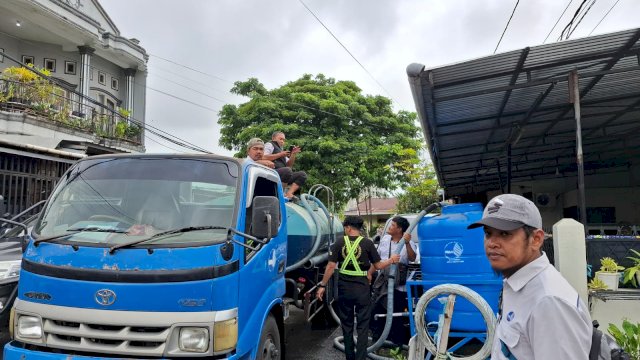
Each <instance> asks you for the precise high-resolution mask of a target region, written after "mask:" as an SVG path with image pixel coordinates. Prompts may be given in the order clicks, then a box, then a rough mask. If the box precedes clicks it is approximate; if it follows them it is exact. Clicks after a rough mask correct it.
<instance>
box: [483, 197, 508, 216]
mask: <svg viewBox="0 0 640 360" xmlns="http://www.w3.org/2000/svg"><path fill="white" fill-rule="evenodd" d="M502 205H504V202H502V200H500V199H495V200H493V201H492V202H491V204H489V206H488V207H487V212H488V213H489V214H493V213H497V212H498V210H500V207H501V206H502Z"/></svg>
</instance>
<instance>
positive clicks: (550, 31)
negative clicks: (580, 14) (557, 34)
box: [542, 0, 573, 44]
mask: <svg viewBox="0 0 640 360" xmlns="http://www.w3.org/2000/svg"><path fill="white" fill-rule="evenodd" d="M572 2H573V0H570V1H569V3H568V4H567V6H566V7H565V8H564V10H563V11H562V14H560V17H558V20H556V23H555V24H553V27H552V28H551V30H549V33H548V34H547V37H546V38H544V41H543V42H542V43H543V44H544V43H546V42H547V39H548V38H549V36H551V33H552V32H553V30H554V29H555V28H556V26H558V23H559V22H560V20H561V19H562V17H563V16H564V13H565V12H567V9H568V8H569V6H571V3H572Z"/></svg>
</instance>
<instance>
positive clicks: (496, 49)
mask: <svg viewBox="0 0 640 360" xmlns="http://www.w3.org/2000/svg"><path fill="white" fill-rule="evenodd" d="M519 3H520V0H518V1H516V6H514V7H513V11H512V12H511V16H509V21H507V25H506V26H505V27H504V30H503V31H502V35H500V40H498V44H497V45H496V48H495V49H494V50H493V53H494V54H495V53H496V51H498V46H500V43H501V42H502V38H503V37H504V34H505V33H506V32H507V28H508V27H509V24H510V23H511V19H513V14H515V13H516V9H517V8H518V4H519Z"/></svg>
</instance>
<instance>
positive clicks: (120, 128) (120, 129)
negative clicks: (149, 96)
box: [115, 121, 129, 138]
mask: <svg viewBox="0 0 640 360" xmlns="http://www.w3.org/2000/svg"><path fill="white" fill-rule="evenodd" d="M128 127H129V126H128V125H127V123H126V122H124V121H120V122H119V123H117V124H116V130H115V135H116V137H117V138H124V137H125V136H126V134H127V128H128Z"/></svg>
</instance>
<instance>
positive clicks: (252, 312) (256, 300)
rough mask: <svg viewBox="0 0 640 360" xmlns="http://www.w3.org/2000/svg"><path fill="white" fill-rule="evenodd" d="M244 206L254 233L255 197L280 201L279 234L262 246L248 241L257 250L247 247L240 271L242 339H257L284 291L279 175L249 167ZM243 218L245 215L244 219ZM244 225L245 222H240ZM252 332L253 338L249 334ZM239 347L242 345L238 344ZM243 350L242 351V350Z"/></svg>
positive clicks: (246, 225)
mask: <svg viewBox="0 0 640 360" xmlns="http://www.w3.org/2000/svg"><path fill="white" fill-rule="evenodd" d="M245 171H246V173H247V174H246V175H247V176H246V177H245V179H246V180H245V181H246V183H245V186H246V188H245V189H246V191H245V194H244V201H243V203H244V207H243V208H241V209H240V211H243V212H244V214H242V215H244V216H243V217H244V219H245V221H244V229H243V231H244V232H245V233H247V234H252V230H251V217H252V211H253V199H254V198H255V197H256V196H275V197H277V198H278V199H280V213H281V216H280V218H279V219H274V221H278V223H279V227H278V233H277V234H274V235H273V238H272V239H271V241H269V242H268V243H267V244H259V243H255V242H251V241H250V240H245V243H247V244H250V245H251V246H252V247H254V248H255V250H251V249H247V248H244V249H243V251H244V256H243V259H242V262H243V264H242V269H241V271H240V284H239V289H240V290H239V291H240V294H239V295H240V296H239V299H240V302H241V304H240V306H239V307H238V317H239V321H240V322H241V323H242V322H244V321H246V323H245V324H246V326H242V324H241V330H240V331H241V332H245V331H249V333H246V334H244V336H243V335H242V334H240V336H239V340H240V341H243V340H245V341H246V340H247V339H251V340H252V341H255V340H256V336H255V334H259V333H260V329H261V326H262V324H263V321H264V319H265V318H266V315H267V313H268V311H269V308H270V307H271V306H273V304H274V302H278V301H280V299H281V298H282V296H284V292H285V280H284V271H285V265H286V254H287V245H286V228H287V226H286V212H285V211H286V210H285V206H284V201H283V194H282V185H281V183H280V178H279V177H278V174H277V173H276V172H275V171H273V170H270V169H267V168H264V167H262V166H258V165H249V166H248V167H247V168H246V169H245ZM241 217H242V216H241ZM239 225H240V226H243V224H242V222H239ZM252 332H253V335H250V334H251V333H252ZM239 345H240V344H239ZM239 350H240V349H239Z"/></svg>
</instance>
